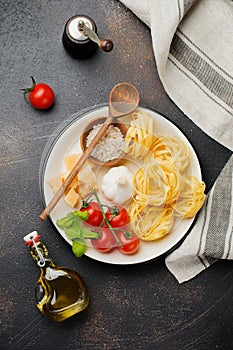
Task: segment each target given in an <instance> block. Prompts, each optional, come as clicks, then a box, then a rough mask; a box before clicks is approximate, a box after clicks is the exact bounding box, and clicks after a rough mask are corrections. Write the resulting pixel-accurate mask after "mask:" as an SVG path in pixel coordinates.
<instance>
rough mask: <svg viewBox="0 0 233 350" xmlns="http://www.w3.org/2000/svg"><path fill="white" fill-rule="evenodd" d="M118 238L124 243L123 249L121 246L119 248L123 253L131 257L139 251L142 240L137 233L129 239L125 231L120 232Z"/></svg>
mask: <svg viewBox="0 0 233 350" xmlns="http://www.w3.org/2000/svg"><path fill="white" fill-rule="evenodd" d="M117 236H118V238H119V239H120V241H121V243H122V247H120V246H118V247H117V248H118V249H119V251H120V252H121V253H123V254H126V255H130V254H134V253H136V252H137V251H138V249H139V245H140V239H139V238H138V236H137V235H136V233H132V235H130V237H127V233H126V234H125V233H124V232H123V231H120V232H119V233H118V234H117Z"/></svg>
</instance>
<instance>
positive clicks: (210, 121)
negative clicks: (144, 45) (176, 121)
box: [121, 0, 233, 283]
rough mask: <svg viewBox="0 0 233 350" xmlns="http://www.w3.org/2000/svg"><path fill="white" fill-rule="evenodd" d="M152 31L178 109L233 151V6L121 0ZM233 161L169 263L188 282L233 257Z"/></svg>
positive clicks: (191, 0) (194, 0)
mask: <svg viewBox="0 0 233 350" xmlns="http://www.w3.org/2000/svg"><path fill="white" fill-rule="evenodd" d="M121 2H122V3H124V4H125V5H126V6H127V7H129V8H130V9H131V10H132V11H133V12H134V13H135V14H136V15H137V16H138V17H139V18H140V19H141V20H142V21H143V22H145V23H146V24H147V25H148V26H149V27H150V29H151V36H152V45H153V50H154V55H155V60H156V65H157V69H158V73H159V76H160V79H161V81H162V83H163V86H164V88H165V90H166V92H167V93H168V95H169V96H170V98H171V99H172V100H173V101H174V102H175V103H176V105H177V106H178V107H179V108H180V109H181V110H182V111H183V112H184V113H185V114H186V115H187V117H189V118H190V119H191V120H192V121H193V122H194V123H195V124H196V125H198V126H199V127H200V128H201V129H202V130H203V131H204V132H205V133H206V134H208V135H209V136H210V137H212V138H213V139H215V140H216V141H218V142H219V143H221V144H222V145H224V146H225V147H227V148H229V149H230V150H231V151H233V1H232V0H145V1H142V0H121ZM232 225H233V155H232V156H231V157H230V159H229V161H228V162H227V164H226V166H225V167H224V169H223V170H222V172H221V174H220V175H219V177H218V179H217V180H216V182H215V184H214V186H213V188H212V189H211V191H210V192H209V194H208V195H207V198H206V201H205V204H204V206H203V208H202V209H201V211H200V213H199V215H198V219H197V221H196V223H195V225H194V227H193V229H192V230H191V232H190V233H189V234H188V236H187V237H186V239H185V240H184V242H183V244H182V245H181V246H180V247H179V248H177V249H176V250H175V251H173V252H172V253H171V254H170V255H169V256H168V257H167V258H166V259H165V263H166V266H167V267H168V269H169V270H170V271H171V272H172V273H173V274H174V276H175V277H176V278H177V280H178V282H180V283H182V282H184V281H187V280H189V279H191V278H192V277H194V276H196V275H197V274H198V273H199V272H201V271H203V270H204V269H205V268H207V267H209V266H210V265H211V264H212V263H214V262H215V261H217V260H218V259H233V239H232V235H233V229H232Z"/></svg>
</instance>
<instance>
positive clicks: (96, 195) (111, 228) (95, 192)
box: [93, 188, 123, 247]
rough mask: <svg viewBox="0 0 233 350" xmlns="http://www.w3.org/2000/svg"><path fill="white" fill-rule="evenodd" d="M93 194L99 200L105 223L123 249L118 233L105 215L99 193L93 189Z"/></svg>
mask: <svg viewBox="0 0 233 350" xmlns="http://www.w3.org/2000/svg"><path fill="white" fill-rule="evenodd" d="M93 194H94V196H95V198H96V200H97V202H98V204H99V207H100V210H101V212H102V215H103V218H104V221H105V222H106V224H107V226H108V228H109V230H110V231H111V233H112V234H113V236H114V238H115V240H116V242H117V244H118V245H119V246H120V247H123V245H122V243H121V241H120V240H119V238H118V237H117V235H116V233H115V231H114V229H113V227H112V226H111V225H110V223H109V221H108V219H107V217H106V215H105V212H104V209H103V206H102V203H101V202H100V199H99V196H98V194H97V191H96V189H95V188H94V189H93Z"/></svg>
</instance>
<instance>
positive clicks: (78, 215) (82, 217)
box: [73, 210, 88, 221]
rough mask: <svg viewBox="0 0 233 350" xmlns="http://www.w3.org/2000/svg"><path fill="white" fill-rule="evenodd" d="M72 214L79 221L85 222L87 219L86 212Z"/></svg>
mask: <svg viewBox="0 0 233 350" xmlns="http://www.w3.org/2000/svg"><path fill="white" fill-rule="evenodd" d="M73 213H74V215H75V216H76V217H77V218H79V219H81V220H82V221H87V219H88V211H87V210H86V211H80V210H76V211H74V212H73Z"/></svg>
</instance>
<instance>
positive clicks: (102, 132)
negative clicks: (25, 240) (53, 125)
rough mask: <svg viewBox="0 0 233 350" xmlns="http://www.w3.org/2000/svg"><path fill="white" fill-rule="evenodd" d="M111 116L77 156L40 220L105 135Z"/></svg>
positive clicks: (44, 217)
mask: <svg viewBox="0 0 233 350" xmlns="http://www.w3.org/2000/svg"><path fill="white" fill-rule="evenodd" d="M112 121H113V117H111V116H109V117H108V118H107V119H106V120H105V122H104V123H103V125H102V126H101V128H100V129H99V131H98V133H97V134H96V136H95V137H94V138H93V140H92V141H91V143H90V144H89V146H88V147H87V148H86V150H85V151H84V152H83V154H82V155H81V157H80V158H79V160H78V162H77V163H76V164H75V166H74V167H73V169H72V170H71V172H70V173H69V175H68V176H67V177H66V179H65V181H64V183H63V184H62V185H61V186H60V188H59V189H58V191H57V192H56V193H55V195H54V196H53V198H52V199H51V201H50V202H49V203H48V205H47V206H46V208H45V209H44V210H43V211H42V213H41V214H40V218H41V220H45V219H46V218H47V216H48V215H49V214H50V213H51V211H52V210H53V208H54V207H55V205H56V204H57V203H58V202H59V200H60V199H61V197H62V196H63V195H64V193H65V192H66V191H67V189H68V187H69V186H70V184H71V183H72V181H73V179H74V178H75V176H76V175H77V174H78V172H79V170H80V169H81V167H82V166H83V164H84V163H85V162H86V160H87V158H88V157H89V156H90V154H91V153H92V151H93V150H94V148H95V146H96V145H97V144H98V142H99V141H100V140H101V139H102V137H103V136H104V135H105V132H106V131H107V129H108V127H109V125H110V124H111V123H112Z"/></svg>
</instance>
